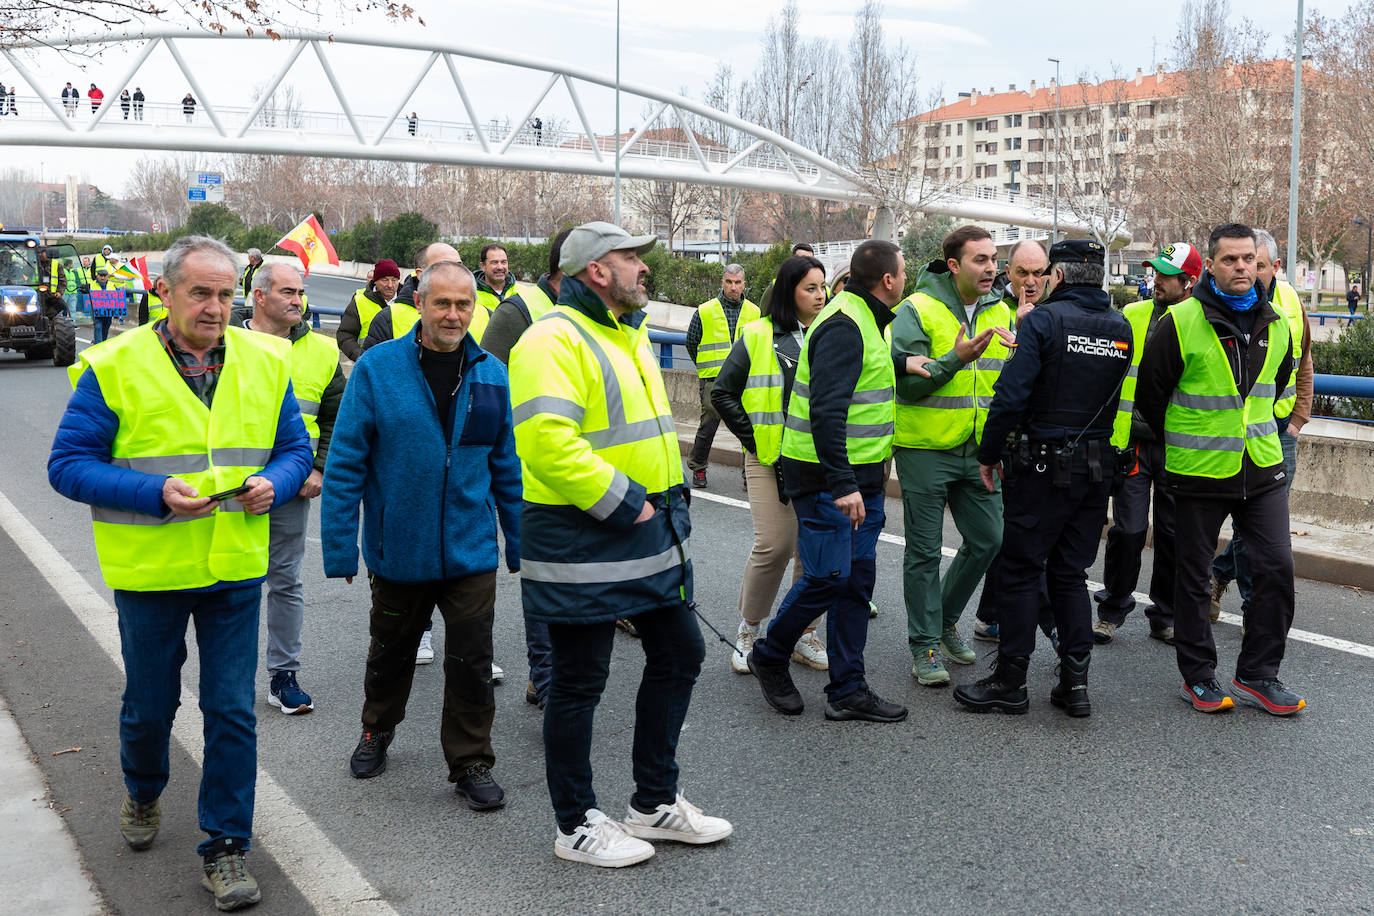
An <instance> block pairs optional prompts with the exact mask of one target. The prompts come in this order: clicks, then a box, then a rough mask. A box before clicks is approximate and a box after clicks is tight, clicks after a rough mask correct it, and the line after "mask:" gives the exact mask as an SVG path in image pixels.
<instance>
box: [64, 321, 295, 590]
mask: <svg viewBox="0 0 1374 916" xmlns="http://www.w3.org/2000/svg"><path fill="white" fill-rule="evenodd" d="M224 342H225V359H224V368H223V370H221V374H220V377H219V380H218V382H217V383H216V386H215V399H214V403H213V405H212V406H211V407H210V408H209V409H207V408H206V407H205V405H204V404H203V403H202V402H201V401H200V399H199V398H197V397H196V396H195V394H194V393H192V391H191V389H190V387H189V386H187V384H186V383H185V381H183V380H182V378H181V376H180V373H179V372H177V370H176V367H175V366H173V365H172V362H171V360H170V359H168V357H167V354H166V352H165V350H164V348H163V345H162V341H161V340H160V339H159V338H158V335H157V333H156V332H155V331H154V330H153V327H152V325H144V326H143V327H140V328H137V329H135V330H132V331H128V332H126V333H124V334H121V335H119V336H118V337H116V338H114V339H112V340H110V341H109V342H107V343H106V344H102V345H101V346H99V347H91V348H88V349H86V350H83V351H82V353H81V363H80V365H81V368H82V369H83V370H84V369H85V368H90V369H91V370H92V371H93V372H95V374H96V379H97V381H98V382H99V383H100V390H101V393H102V394H103V395H104V398H105V403H106V404H107V405H108V407H109V408H110V410H111V411H112V412H113V413H114V414H115V416H116V417H117V418H118V419H119V427H118V431H117V432H116V434H115V438H114V442H113V443H112V444H111V448H110V453H111V456H112V457H111V463H112V464H114V465H117V466H122V467H128V468H131V469H133V470H137V471H140V472H143V473H148V474H153V475H156V476H176V477H178V478H179V479H181V480H184V481H186V482H187V483H188V484H190V485H191V486H192V487H195V488H196V490H198V491H199V492H200V493H203V494H206V493H216V492H219V491H220V490H228V489H232V488H234V487H237V486H239V485H241V484H242V483H243V481H244V480H245V479H246V478H247V477H249V476H251V475H253V474H256V473H257V472H258V471H260V470H262V468H263V467H264V466H265V465H266V464H267V462H268V460H269V459H270V457H271V454H272V448H273V445H274V443H275V440H276V431H277V420H278V416H279V414H280V411H281V403H282V399H283V398H284V397H285V396H286V389H287V385H288V383H289V382H290V378H291V376H290V365H291V363H290V356H291V353H290V351H289V349H288V344H287V342H286V341H285V340H283V339H281V338H278V337H272V336H269V335H266V334H256V333H253V332H251V331H245V330H243V329H242V328H235V327H230V328H226V329H225V332H224ZM91 517H92V527H93V529H94V532H95V546H96V553H97V555H98V556H99V558H100V568H101V572H102V574H103V575H104V577H105V582H106V584H108V585H109V586H110V587H111V588H122V589H128V590H131V591H167V590H177V589H188V588H202V587H204V586H207V585H213V584H215V583H216V582H236V581H241V580H244V579H254V578H258V577H260V576H263V575H265V574H266V572H267V548H268V519H267V516H266V515H250V514H248V513H247V512H244V511H243V507H242V505H241V504H240V503H238V501H237V500H226V501H225V502H224V503H223V504H221V505H220V507H219V508H218V509H217V511H216V512H215V513H214V514H213V515H210V516H208V517H206V518H198V519H185V518H182V517H180V516H173V517H172V518H171V519H161V518H155V517H152V516H142V515H137V514H135V513H129V512H120V511H112V510H108V509H101V508H98V507H97V508H93V509H92V512H91Z"/></svg>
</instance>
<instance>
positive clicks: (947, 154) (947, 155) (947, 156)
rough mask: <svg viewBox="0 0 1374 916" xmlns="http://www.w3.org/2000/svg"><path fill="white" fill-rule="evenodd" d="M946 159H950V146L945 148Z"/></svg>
mask: <svg viewBox="0 0 1374 916" xmlns="http://www.w3.org/2000/svg"><path fill="white" fill-rule="evenodd" d="M945 158H946V159H948V158H949V147H948V146H946V147H945Z"/></svg>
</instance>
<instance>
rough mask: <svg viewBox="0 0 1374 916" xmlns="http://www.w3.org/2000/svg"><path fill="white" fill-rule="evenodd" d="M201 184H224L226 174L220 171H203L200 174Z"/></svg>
mask: <svg viewBox="0 0 1374 916" xmlns="http://www.w3.org/2000/svg"><path fill="white" fill-rule="evenodd" d="M197 177H198V179H199V183H200V184H222V183H223V182H224V176H223V175H221V174H219V173H218V172H201V173H200V174H199V175H198V176H197Z"/></svg>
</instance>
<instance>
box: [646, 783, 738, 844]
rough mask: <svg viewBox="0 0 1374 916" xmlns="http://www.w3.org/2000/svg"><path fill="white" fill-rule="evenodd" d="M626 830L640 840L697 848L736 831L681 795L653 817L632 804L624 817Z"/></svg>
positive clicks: (725, 821)
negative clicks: (695, 846) (689, 844)
mask: <svg viewBox="0 0 1374 916" xmlns="http://www.w3.org/2000/svg"><path fill="white" fill-rule="evenodd" d="M625 829H626V830H628V831H629V832H630V834H631V835H632V836H637V837H639V838H640V839H641V840H673V841H675V842H678V843H692V844H694V845H704V844H706V843H717V842H719V841H721V840H723V839H725V838H726V837H728V836H729V835H730V834H732V833H734V832H735V828H734V827H733V826H731V824H730V822H729V821H727V820H726V819H725V818H723V817H711V816H709V815H706V814H702V812H701V809H700V808H698V807H697V806H696V805H694V804H692V803H691V802H689V801H688V800H687V799H685V798H683V797H682V795H681V793H679V794H678V797H677V800H676V801H674V802H673V803H672V804H671V805H659V806H658V807H657V808H655V809H654V812H653V813H652V814H644V813H642V812H640V811H636V810H635V809H634V806H633V805H631V806H630V809H629V813H628V814H626V815H625Z"/></svg>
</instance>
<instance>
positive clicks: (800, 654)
mask: <svg viewBox="0 0 1374 916" xmlns="http://www.w3.org/2000/svg"><path fill="white" fill-rule="evenodd" d="M792 661H794V662H800V663H801V664H803V665H806V666H807V667H808V668H815V669H816V670H817V671H825V670H826V669H828V668H829V667H830V656H828V655H826V654H825V644H824V643H822V642H821V639H820V637H819V636H817V635H816V631H815V630H812V631H811V632H810V633H803V634H802V638H801V639H799V640H797V645H796V646H795V647H793V649H792Z"/></svg>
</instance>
